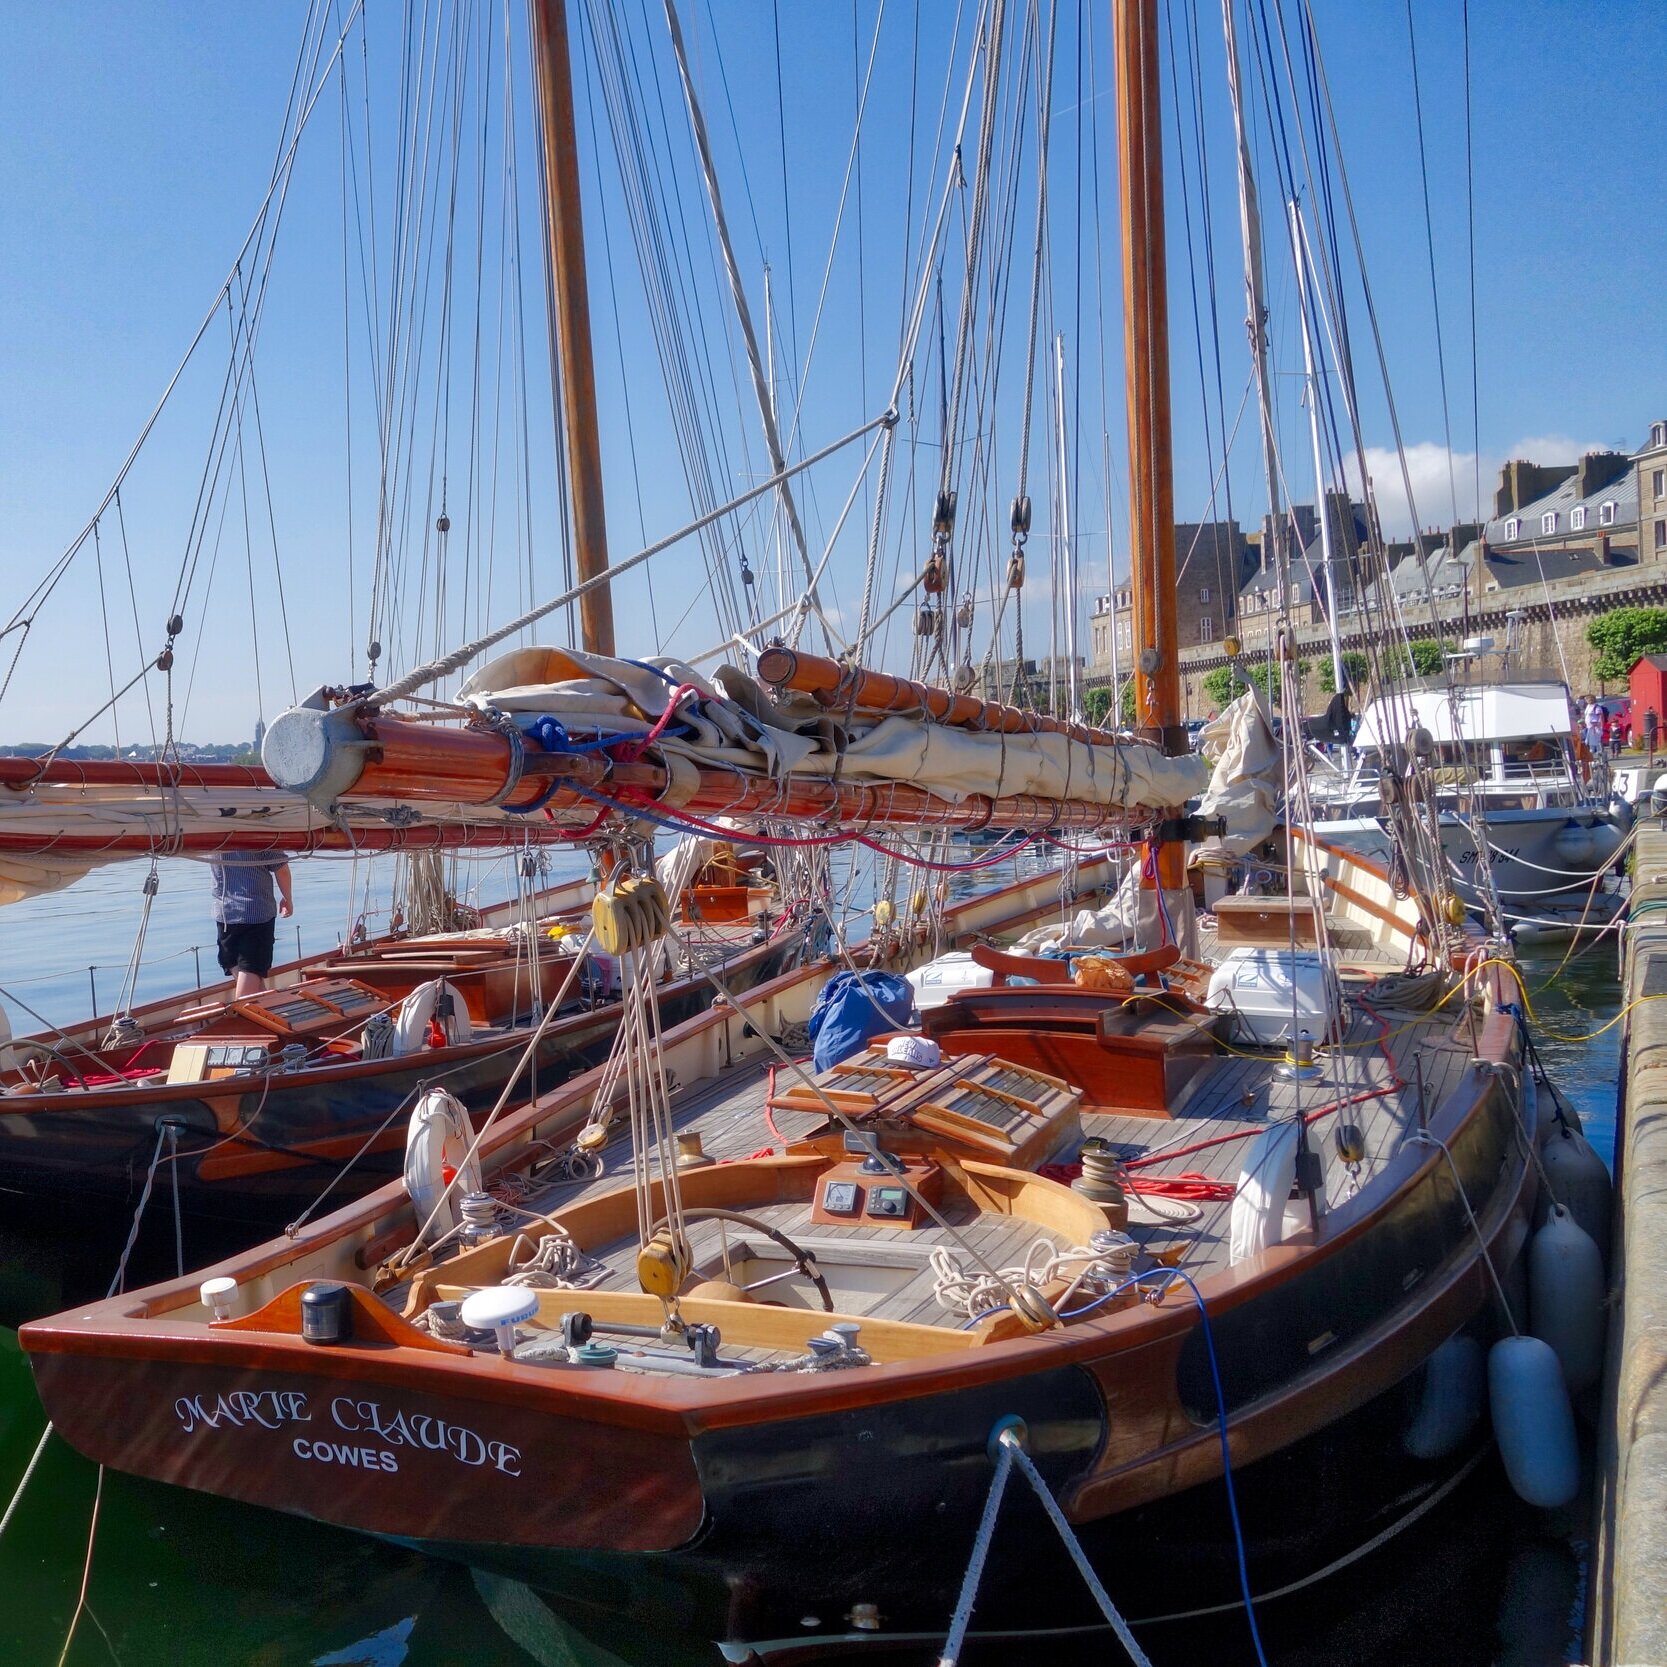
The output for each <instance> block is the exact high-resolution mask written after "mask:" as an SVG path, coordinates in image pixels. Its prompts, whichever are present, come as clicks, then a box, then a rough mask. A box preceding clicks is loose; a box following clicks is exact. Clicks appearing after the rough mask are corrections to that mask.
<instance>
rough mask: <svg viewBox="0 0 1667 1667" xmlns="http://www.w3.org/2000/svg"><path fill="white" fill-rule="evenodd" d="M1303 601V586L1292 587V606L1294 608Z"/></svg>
mask: <svg viewBox="0 0 1667 1667" xmlns="http://www.w3.org/2000/svg"><path fill="white" fill-rule="evenodd" d="M1301 600H1302V586H1301V585H1292V586H1291V606H1292V607H1293V608H1294V607H1295V606H1296V605H1297V603H1299V602H1300V601H1301Z"/></svg>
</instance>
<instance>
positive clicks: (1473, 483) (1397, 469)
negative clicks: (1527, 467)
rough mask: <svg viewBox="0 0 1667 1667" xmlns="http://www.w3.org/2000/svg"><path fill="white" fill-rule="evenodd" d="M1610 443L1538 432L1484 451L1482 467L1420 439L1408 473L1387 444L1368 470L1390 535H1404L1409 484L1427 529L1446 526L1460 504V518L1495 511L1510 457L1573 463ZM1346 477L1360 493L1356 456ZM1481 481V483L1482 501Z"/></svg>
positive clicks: (1372, 454)
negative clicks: (1503, 467)
mask: <svg viewBox="0 0 1667 1667" xmlns="http://www.w3.org/2000/svg"><path fill="white" fill-rule="evenodd" d="M1606 447H1607V443H1606V442H1604V441H1601V440H1573V439H1570V438H1569V437H1568V436H1567V435H1565V434H1535V435H1530V436H1528V437H1527V438H1526V439H1522V440H1518V441H1516V442H1515V443H1514V444H1512V445H1511V446H1509V447H1507V448H1506V450H1505V451H1504V452H1502V453H1499V454H1497V455H1492V454H1488V453H1483V455H1482V464H1481V469H1480V471H1478V469H1477V467H1476V454H1475V453H1474V452H1468V451H1454V452H1451V453H1449V451H1448V448H1447V447H1446V446H1444V445H1441V444H1439V443H1438V442H1437V441H1434V440H1419V441H1416V442H1415V443H1414V444H1412V445H1410V446H1408V447H1407V448H1406V469H1405V474H1404V476H1403V473H1402V468H1401V460H1400V458H1399V457H1397V455H1396V454H1395V452H1394V451H1393V450H1391V449H1390V448H1389V447H1387V446H1368V447H1367V448H1366V474H1367V477H1368V478H1369V479H1370V480H1371V482H1372V486H1373V489H1374V490H1375V492H1376V493H1377V500H1378V513H1379V514H1380V515H1381V516H1382V518H1383V527H1384V531H1385V533H1386V534H1388V536H1389V537H1391V538H1404V537H1406V536H1407V535H1408V534H1409V533H1410V532H1411V531H1412V527H1413V516H1412V510H1411V508H1409V506H1408V503H1407V485H1408V483H1409V482H1410V484H1411V487H1412V503H1413V505H1415V506H1416V507H1417V511H1418V520H1419V521H1420V522H1421V523H1422V524H1423V525H1424V526H1426V527H1437V526H1439V527H1445V526H1446V525H1447V524H1448V522H1449V521H1451V520H1452V519H1453V518H1454V506H1455V502H1456V505H1457V517H1458V519H1459V520H1461V521H1469V520H1472V519H1475V518H1476V517H1477V515H1478V514H1481V515H1484V516H1485V515H1487V514H1489V513H1490V512H1491V510H1492V506H1493V489H1494V487H1495V486H1496V485H1497V484H1498V481H1499V470H1500V467H1501V465H1502V464H1503V463H1505V462H1506V461H1507V460H1508V459H1511V458H1526V459H1527V460H1528V461H1530V462H1533V463H1574V462H1577V461H1578V460H1579V459H1580V458H1581V457H1582V456H1584V455H1585V453H1587V452H1589V451H1603V450H1605V449H1606ZM1449 457H1450V458H1451V466H1450V467H1449ZM1344 478H1345V479H1346V480H1347V481H1348V484H1349V489H1350V491H1351V492H1358V491H1359V482H1360V470H1359V467H1358V466H1357V464H1356V462H1355V459H1354V457H1353V456H1352V455H1351V457H1350V458H1349V462H1348V467H1347V469H1346V470H1345V472H1344ZM1478 481H1479V484H1480V487H1481V496H1480V500H1479V501H1478V497H1477V486H1478Z"/></svg>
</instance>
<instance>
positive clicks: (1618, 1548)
mask: <svg viewBox="0 0 1667 1667" xmlns="http://www.w3.org/2000/svg"><path fill="white" fill-rule="evenodd" d="M1633 876H1634V878H1633V890H1632V897H1631V900H1630V902H1629V905H1628V925H1627V935H1626V949H1625V957H1624V964H1623V990H1624V995H1625V1000H1626V1003H1627V1006H1628V1009H1629V1011H1628V1015H1627V1019H1626V1021H1625V1023H1626V1033H1625V1034H1626V1052H1625V1055H1624V1061H1623V1067H1622V1074H1621V1084H1620V1103H1619V1106H1618V1110H1617V1117H1616V1129H1615V1181H1616V1194H1615V1204H1616V1209H1615V1234H1614V1245H1613V1251H1612V1255H1613V1261H1612V1271H1611V1277H1610V1289H1611V1293H1612V1300H1613V1302H1614V1304H1615V1306H1614V1312H1613V1317H1612V1321H1611V1325H1610V1332H1609V1360H1608V1366H1607V1369H1606V1371H1605V1374H1604V1383H1603V1408H1602V1416H1601V1421H1600V1424H1599V1436H1598V1454H1597V1464H1598V1476H1597V1523H1596V1531H1595V1535H1594V1541H1593V1555H1592V1585H1591V1607H1590V1617H1591V1661H1592V1663H1593V1667H1663V1664H1667V1001H1655V1000H1644V999H1642V998H1646V997H1654V996H1667V831H1663V830H1662V828H1661V827H1660V826H1659V825H1658V824H1657V823H1656V821H1655V820H1653V819H1649V820H1646V819H1645V818H1643V817H1641V818H1640V820H1639V831H1638V842H1637V845H1636V846H1635V848H1634V853H1633ZM1635 1002H1638V1003H1640V1005H1638V1006H1636V1007H1634V1006H1633V1005H1632V1004H1633V1003H1635Z"/></svg>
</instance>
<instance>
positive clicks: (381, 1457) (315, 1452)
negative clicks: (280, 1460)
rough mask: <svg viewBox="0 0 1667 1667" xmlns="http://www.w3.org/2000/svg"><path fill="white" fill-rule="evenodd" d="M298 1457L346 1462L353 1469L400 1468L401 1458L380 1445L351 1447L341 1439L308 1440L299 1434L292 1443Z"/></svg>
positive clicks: (319, 1460) (292, 1448) (336, 1462)
mask: <svg viewBox="0 0 1667 1667" xmlns="http://www.w3.org/2000/svg"><path fill="white" fill-rule="evenodd" d="M289 1445H290V1448H291V1450H292V1451H293V1452H294V1454H295V1456H296V1458H298V1459H313V1460H316V1461H317V1462H318V1463H319V1464H344V1465H346V1466H348V1468H349V1469H351V1470H388V1471H394V1470H398V1469H399V1460H398V1459H396V1458H395V1457H394V1455H393V1454H392V1453H389V1452H386V1451H384V1450H383V1449H382V1448H380V1447H349V1446H348V1445H347V1444H346V1443H345V1442H339V1441H308V1440H307V1438H306V1437H305V1436H303V1435H298V1436H297V1437H296V1438H295V1439H294V1441H292V1442H291V1443H290V1444H289Z"/></svg>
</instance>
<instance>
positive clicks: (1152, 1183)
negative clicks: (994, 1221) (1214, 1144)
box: [1036, 1152, 1238, 1204]
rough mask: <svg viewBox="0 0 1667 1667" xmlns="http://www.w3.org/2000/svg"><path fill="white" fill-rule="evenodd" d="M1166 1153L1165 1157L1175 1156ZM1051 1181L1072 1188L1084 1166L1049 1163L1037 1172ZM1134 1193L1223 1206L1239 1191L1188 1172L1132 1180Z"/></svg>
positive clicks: (1131, 1189)
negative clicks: (1071, 1185) (1071, 1184)
mask: <svg viewBox="0 0 1667 1667" xmlns="http://www.w3.org/2000/svg"><path fill="white" fill-rule="evenodd" d="M1172 1155H1173V1154H1172V1153H1168V1152H1165V1153H1163V1154H1162V1156H1164V1157H1170V1156H1172ZM1036 1173H1037V1174H1038V1175H1042V1176H1045V1177H1046V1178H1047V1179H1048V1180H1050V1181H1058V1182H1059V1183H1060V1184H1061V1185H1069V1184H1070V1183H1071V1182H1072V1181H1074V1180H1075V1179H1076V1178H1077V1177H1078V1176H1079V1175H1080V1174H1081V1173H1082V1165H1081V1164H1080V1163H1045V1164H1043V1165H1042V1167H1041V1168H1040V1169H1039V1170H1037V1172H1036ZM1126 1185H1127V1187H1128V1190H1129V1191H1130V1192H1133V1193H1145V1194H1147V1195H1148V1196H1150V1197H1154V1198H1185V1199H1192V1200H1195V1201H1197V1202H1199V1203H1211V1204H1214V1203H1222V1202H1225V1201H1226V1200H1227V1199H1230V1198H1231V1197H1232V1196H1233V1195H1234V1194H1235V1193H1236V1192H1237V1191H1238V1188H1237V1187H1236V1186H1235V1185H1234V1183H1233V1182H1231V1181H1217V1180H1213V1179H1211V1177H1210V1176H1208V1175H1199V1174H1196V1173H1195V1172H1193V1171H1192V1170H1185V1171H1183V1172H1182V1173H1181V1174H1179V1175H1143V1176H1138V1177H1137V1176H1133V1175H1131V1176H1129V1177H1128V1179H1127V1182H1126Z"/></svg>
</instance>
